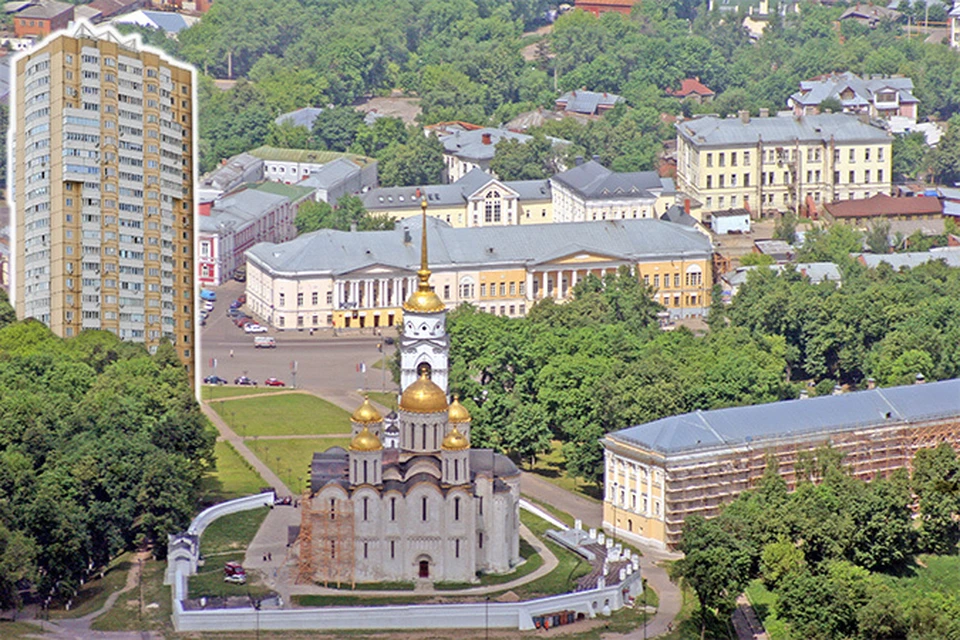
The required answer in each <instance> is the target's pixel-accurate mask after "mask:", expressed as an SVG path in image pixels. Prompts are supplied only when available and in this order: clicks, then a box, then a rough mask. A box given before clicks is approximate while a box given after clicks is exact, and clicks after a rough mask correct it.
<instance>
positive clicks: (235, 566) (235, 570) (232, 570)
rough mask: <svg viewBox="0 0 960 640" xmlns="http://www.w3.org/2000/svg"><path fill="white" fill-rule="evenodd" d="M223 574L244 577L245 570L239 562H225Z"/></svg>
mask: <svg viewBox="0 0 960 640" xmlns="http://www.w3.org/2000/svg"><path fill="white" fill-rule="evenodd" d="M223 574H224V575H227V576H245V575H247V570H246V569H244V568H243V565H242V564H240V563H239V562H227V563H225V564H224V565H223Z"/></svg>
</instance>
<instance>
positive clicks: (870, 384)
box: [867, 378, 877, 390]
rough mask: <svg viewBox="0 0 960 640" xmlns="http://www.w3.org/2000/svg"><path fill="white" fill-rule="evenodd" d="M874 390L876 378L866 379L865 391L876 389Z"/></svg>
mask: <svg viewBox="0 0 960 640" xmlns="http://www.w3.org/2000/svg"><path fill="white" fill-rule="evenodd" d="M876 388H877V380H876V378H867V389H868V390H869V389H876Z"/></svg>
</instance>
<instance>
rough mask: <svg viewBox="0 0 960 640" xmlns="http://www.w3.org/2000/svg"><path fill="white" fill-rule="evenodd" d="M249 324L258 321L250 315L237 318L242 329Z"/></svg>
mask: <svg viewBox="0 0 960 640" xmlns="http://www.w3.org/2000/svg"><path fill="white" fill-rule="evenodd" d="M248 324H256V322H254V320H253V318H251V317H250V316H244V317H242V318H237V326H238V327H240V328H241V329H242V328H243V327H245V326H247V325H248Z"/></svg>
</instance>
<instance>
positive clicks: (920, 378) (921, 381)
mask: <svg viewBox="0 0 960 640" xmlns="http://www.w3.org/2000/svg"><path fill="white" fill-rule="evenodd" d="M926 382H927V379H926V378H924V377H923V374H922V373H918V374H917V378H916V381H915V382H914V383H913V384H925V383H926Z"/></svg>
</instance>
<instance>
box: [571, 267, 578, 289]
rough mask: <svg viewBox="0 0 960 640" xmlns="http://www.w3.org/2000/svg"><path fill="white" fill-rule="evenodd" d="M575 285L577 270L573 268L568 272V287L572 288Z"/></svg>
mask: <svg viewBox="0 0 960 640" xmlns="http://www.w3.org/2000/svg"><path fill="white" fill-rule="evenodd" d="M575 286H577V270H576V269H574V270H573V271H571V272H570V288H571V289H573V288H574V287H575Z"/></svg>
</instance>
